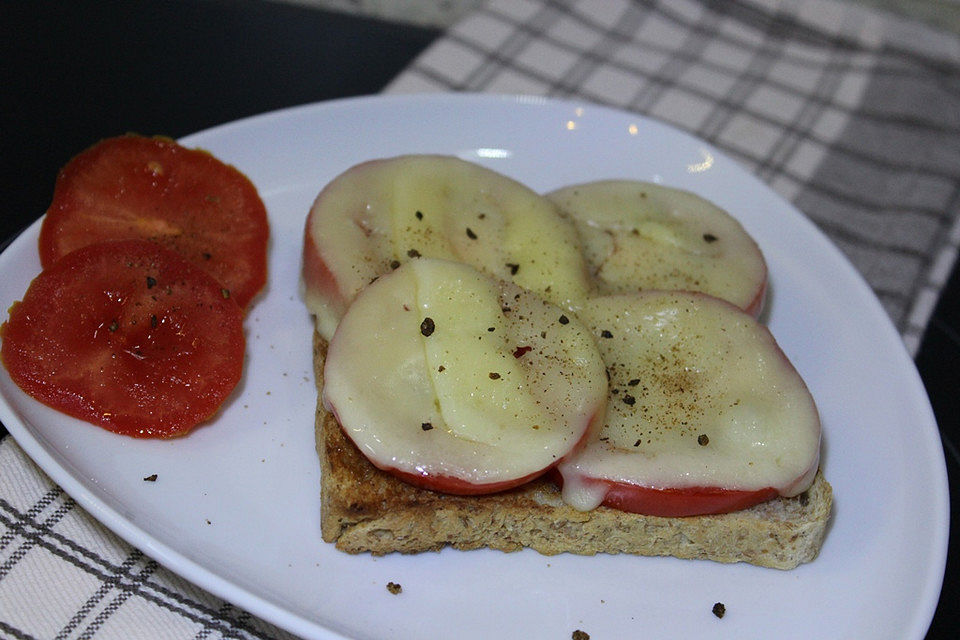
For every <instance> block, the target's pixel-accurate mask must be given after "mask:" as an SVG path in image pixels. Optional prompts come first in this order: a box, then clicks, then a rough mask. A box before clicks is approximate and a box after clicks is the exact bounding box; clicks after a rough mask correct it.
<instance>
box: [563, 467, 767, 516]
mask: <svg viewBox="0 0 960 640" xmlns="http://www.w3.org/2000/svg"><path fill="white" fill-rule="evenodd" d="M552 479H553V480H554V482H556V483H557V484H558V485H560V486H563V477H562V476H561V475H560V473H559V472H555V473H553V474H552ZM582 482H585V483H587V484H588V485H597V484H602V485H605V486H606V491H607V493H606V496H605V497H604V499H603V502H602V503H601V504H603V505H604V506H605V507H611V508H613V509H619V510H620V511H627V512H629V513H640V514H643V515H648V516H661V517H664V518H679V517H684V516H703V515H714V514H719V513H730V512H733V511H740V510H741V509H748V508H750V507H752V506H754V505H758V504H760V503H761V502H766V501H767V500H771V499H773V498H775V497H777V495H778V493H779V492H778V491H777V490H776V489H774V488H772V487H767V488H764V489H758V490H756V491H741V490H737V489H721V488H719V487H685V488H682V489H654V488H651V487H642V486H640V485H635V484H630V483H628V482H616V481H613V480H606V479H602V478H584V479H583V480H582Z"/></svg>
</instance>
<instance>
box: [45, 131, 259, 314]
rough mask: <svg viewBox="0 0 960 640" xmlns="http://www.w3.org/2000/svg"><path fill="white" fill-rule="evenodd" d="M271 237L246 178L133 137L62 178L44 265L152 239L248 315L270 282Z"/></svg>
mask: <svg viewBox="0 0 960 640" xmlns="http://www.w3.org/2000/svg"><path fill="white" fill-rule="evenodd" d="M268 237H269V227H268V223H267V212H266V208H265V207H264V204H263V201H262V200H261V199H260V196H259V195H258V193H257V190H256V188H255V187H254V185H253V183H252V182H250V180H249V179H247V177H246V176H244V175H243V174H242V173H240V172H239V171H238V170H237V169H235V168H234V167H231V166H229V165H227V164H224V163H223V162H221V161H220V160H218V159H217V158H215V157H214V156H212V155H211V154H209V153H207V152H204V151H199V150H194V149H187V148H185V147H182V146H180V145H179V144H177V143H176V142H174V141H173V140H170V139H168V138H160V137H153V138H149V137H143V136H135V135H127V136H120V137H115V138H108V139H106V140H103V141H101V142H99V143H97V144H95V145H93V146H92V147H90V148H89V149H87V150H86V151H83V152H81V153H80V154H79V155H77V156H76V157H74V158H73V159H72V160H70V162H68V163H67V165H66V166H65V167H63V169H61V171H60V173H59V175H58V176H57V182H56V186H55V188H54V194H53V202H52V203H51V205H50V208H49V209H48V210H47V215H46V217H45V218H44V221H43V225H42V226H41V228H40V243H39V248H40V262H41V264H42V265H43V266H44V267H48V266H50V265H51V264H53V263H54V262H55V261H56V260H57V259H58V258H61V257H63V256H65V255H66V254H68V253H70V252H71V251H73V250H75V249H79V248H80V247H83V246H86V245H88V244H92V243H95V242H101V241H104V240H122V239H130V238H140V239H145V240H152V241H154V242H158V243H160V244H162V245H163V246H165V247H166V248H168V249H171V250H173V251H176V252H177V253H179V254H180V255H181V256H183V257H185V258H186V259H188V260H189V261H191V262H193V263H195V264H197V265H199V266H200V267H201V268H203V269H204V270H205V271H206V272H207V273H209V274H210V275H212V276H213V277H214V278H216V279H217V280H218V281H219V282H221V283H223V286H224V287H226V288H227V289H228V290H229V291H230V292H231V295H232V296H233V297H234V298H235V299H236V301H237V304H238V305H240V307H241V308H245V307H246V306H247V305H248V304H249V302H250V300H251V299H252V298H253V297H254V296H255V295H256V294H257V292H258V291H260V289H262V288H263V286H264V284H265V283H266V273H267V239H268Z"/></svg>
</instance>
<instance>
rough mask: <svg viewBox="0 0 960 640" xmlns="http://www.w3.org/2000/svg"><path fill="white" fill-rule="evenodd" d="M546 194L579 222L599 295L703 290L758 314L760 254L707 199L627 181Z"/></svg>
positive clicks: (763, 273)
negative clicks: (649, 291) (645, 291)
mask: <svg viewBox="0 0 960 640" xmlns="http://www.w3.org/2000/svg"><path fill="white" fill-rule="evenodd" d="M547 197H548V198H550V200H552V201H553V202H554V203H555V204H556V205H557V206H558V207H559V208H560V210H561V211H563V212H564V213H565V214H566V215H567V216H569V217H570V219H572V220H573V221H574V222H575V223H576V226H577V230H578V232H579V233H580V236H581V238H582V239H583V245H584V254H585V258H586V260H587V263H588V266H589V268H590V271H591V273H593V274H595V278H594V283H593V284H594V286H595V287H596V291H597V292H598V293H600V294H611V293H633V292H636V291H642V290H649V289H660V290H684V291H699V292H703V293H709V294H710V295H713V296H716V297H719V298H723V299H724V300H728V301H730V302H732V303H733V304H735V305H736V306H738V307H740V308H741V309H746V310H747V311H749V312H750V313H752V314H754V315H757V314H758V313H759V311H760V308H761V306H762V302H763V294H764V291H765V288H766V278H767V268H766V263H765V261H764V259H763V255H762V254H761V252H760V249H759V247H758V246H757V244H756V242H754V240H753V238H751V237H750V235H749V234H748V233H747V232H746V231H745V230H744V228H743V227H742V226H741V225H740V223H739V222H737V221H736V220H735V219H734V218H733V217H731V216H730V215H729V214H728V213H727V212H725V211H724V210H722V209H720V208H719V207H717V206H716V205H714V204H712V203H710V202H709V201H707V200H704V199H703V198H701V197H699V196H697V195H694V194H692V193H688V192H686V191H681V190H679V189H672V188H669V187H664V186H660V185H656V184H651V183H648V182H636V181H629V180H609V181H600V182H592V183H588V184H581V185H576V186H570V187H565V188H563V189H559V190H557V191H554V192H552V193H550V194H548V195H547Z"/></svg>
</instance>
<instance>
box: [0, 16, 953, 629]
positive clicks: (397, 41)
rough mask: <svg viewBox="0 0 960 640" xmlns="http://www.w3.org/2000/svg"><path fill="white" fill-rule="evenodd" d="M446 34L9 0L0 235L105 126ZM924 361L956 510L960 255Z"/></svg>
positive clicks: (949, 616) (245, 96)
mask: <svg viewBox="0 0 960 640" xmlns="http://www.w3.org/2000/svg"><path fill="white" fill-rule="evenodd" d="M437 35H438V33H437V32H436V31H434V30H431V29H424V28H418V27H413V26H406V25H398V24H393V23H386V22H380V21H375V20H369V19H363V18H355V17H351V16H347V15H343V14H337V13H329V12H325V11H320V10H316V9H309V8H304V7H299V6H294V5H287V4H283V3H279V2H266V1H263V0H229V1H228V0H186V1H173V0H168V1H161V0H149V1H145V2H119V1H116V0H112V1H107V2H100V1H88V0H75V1H74V2H69V3H44V2H32V1H30V2H20V1H17V2H4V3H3V10H2V18H0V56H2V57H0V59H2V60H3V62H2V66H0V69H2V72H0V87H2V90H0V104H2V110H0V117H2V126H0V162H2V168H3V170H2V172H0V176H2V177H0V180H2V183H0V186H2V194H3V206H2V209H0V241H4V243H5V242H8V241H9V240H10V239H11V238H12V237H14V236H15V235H16V234H17V233H18V232H19V231H21V230H22V229H23V228H24V227H26V226H27V225H28V224H30V223H31V222H33V221H34V220H35V219H36V218H38V217H39V216H40V215H41V214H42V213H43V211H44V210H45V209H46V207H47V206H48V205H49V201H50V195H51V193H52V188H53V181H54V178H55V176H56V173H57V170H58V169H59V168H60V167H61V166H62V165H63V164H64V163H65V162H66V161H67V160H69V159H70V157H72V156H73V155H74V154H76V153H77V152H78V151H80V150H82V149H83V148H85V147H87V146H89V145H90V144H92V143H93V142H95V141H96V140H98V139H100V138H104V137H108V136H113V135H118V134H122V133H127V132H136V133H142V134H147V135H152V134H163V135H167V136H171V137H175V138H176V137H180V136H183V135H186V134H189V133H192V132H195V131H198V130H201V129H204V128H207V127H209V126H212V125H215V124H220V123H223V122H227V121H230V120H235V119H237V118H241V117H245V116H250V115H254V114H257V113H262V112H265V111H269V110H273V109H278V108H282V107H289V106H293V105H298V104H305V103H310V102H316V101H319V100H326V99H331V98H340V97H346V96H354V95H364V94H371V93H377V92H378V91H380V90H381V89H382V88H383V86H384V85H385V84H386V83H387V82H388V81H389V80H390V79H391V78H393V77H394V76H395V75H396V74H397V73H399V72H400V71H401V70H402V69H403V68H404V67H405V66H406V65H407V64H408V63H409V62H410V61H411V60H412V59H413V58H414V57H415V56H416V55H417V54H418V53H419V52H420V51H422V50H423V49H424V48H425V47H426V46H427V45H428V44H429V43H430V42H431V41H432V40H433V39H434V38H436V37H437ZM916 362H917V366H918V368H919V370H920V374H921V376H922V378H923V380H924V384H925V385H926V387H927V391H928V393H929V394H930V399H931V402H932V404H933V408H934V411H935V413H936V415H937V420H938V423H939V425H940V429H941V433H942V435H943V438H944V449H945V452H946V457H947V467H948V473H949V478H950V490H951V506H952V515H953V517H952V520H953V521H954V522H957V514H958V502H960V500H958V496H960V454H958V446H960V418H958V416H960V384H958V383H960V270H958V269H956V268H955V269H954V273H953V276H952V278H951V280H950V284H949V285H948V287H947V289H946V291H945V293H944V295H943V297H942V299H941V301H940V304H939V306H938V308H937V311H936V312H935V314H934V316H933V318H932V320H931V323H930V327H929V329H928V332H927V335H926V337H925V338H924V341H923V343H922V346H921V349H920V351H919V354H918V356H917V358H916ZM5 433H6V431H5V430H4V429H2V426H0V434H5ZM918 498H922V497H920V496H918ZM950 549H951V553H950V557H949V559H948V562H947V575H946V579H945V582H944V587H943V592H942V595H941V599H940V606H939V608H938V611H937V615H936V617H935V619H934V622H933V625H932V627H931V629H930V632H929V634H928V637H929V638H934V639H939V638H954V637H956V634H957V629H960V614H958V612H957V603H960V575H958V574H960V568H958V566H957V564H958V558H960V544H958V535H957V532H956V530H955V528H953V529H952V530H951V536H950ZM951 602H952V603H953V604H952V605H951V604H949V603H951ZM945 603H947V604H945ZM838 605H839V606H842V603H838Z"/></svg>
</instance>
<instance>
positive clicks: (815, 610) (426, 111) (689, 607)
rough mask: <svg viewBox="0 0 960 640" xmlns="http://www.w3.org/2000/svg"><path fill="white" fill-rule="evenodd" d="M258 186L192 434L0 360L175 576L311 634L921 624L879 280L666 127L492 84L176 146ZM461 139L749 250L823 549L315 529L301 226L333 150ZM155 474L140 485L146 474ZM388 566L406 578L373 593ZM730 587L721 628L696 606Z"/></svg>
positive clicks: (65, 483)
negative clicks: (499, 540)
mask: <svg viewBox="0 0 960 640" xmlns="http://www.w3.org/2000/svg"><path fill="white" fill-rule="evenodd" d="M182 142H183V143H184V144H186V145H188V146H201V147H204V148H206V149H209V150H210V151H212V152H213V153H215V154H216V155H217V156H219V157H220V158H221V159H223V160H224V161H226V162H229V163H232V164H234V165H236V166H237V167H239V168H240V169H241V170H242V171H244V172H245V173H246V174H247V175H249V176H250V178H251V179H252V180H253V181H254V182H255V183H256V185H257V186H258V188H259V189H260V193H261V195H262V197H263V198H264V200H265V202H266V204H267V208H268V209H269V212H270V222H271V225H272V234H273V236H272V243H271V247H270V282H269V286H268V290H267V293H266V295H265V296H263V297H261V298H260V299H259V300H257V302H256V304H255V306H254V307H253V309H252V311H251V313H250V314H249V316H248V318H247V320H246V327H247V332H248V336H249V354H248V363H247V371H246V376H245V378H244V380H243V382H242V384H241V386H240V388H239V390H238V391H237V393H236V394H235V395H234V397H233V398H232V399H231V400H230V401H229V403H228V405H227V407H226V409H225V411H223V413H222V414H221V415H220V416H219V417H218V418H217V419H216V421H215V422H214V423H212V424H210V425H209V426H206V427H203V428H200V429H198V430H196V431H194V432H193V433H192V434H191V435H190V436H189V437H186V438H183V439H179V440H175V441H172V442H151V441H137V440H133V439H129V438H123V437H118V436H115V435H111V434H109V433H107V432H105V431H103V430H101V429H98V428H96V427H92V426H89V425H86V424H83V423H80V422H77V421H74V420H71V419H68V418H65V417H64V416H62V415H60V414H58V413H56V412H54V411H51V410H49V409H47V408H45V407H43V406H40V405H39V404H37V403H36V402H34V401H32V400H31V399H30V398H28V397H26V396H25V395H23V394H22V393H21V392H20V391H19V390H18V389H17V388H16V387H15V386H14V385H13V384H12V383H11V381H10V379H9V377H8V376H7V375H6V372H5V371H3V372H2V374H0V392H2V396H3V402H2V405H0V419H2V420H3V422H4V424H5V425H7V427H8V428H9V430H10V431H11V433H12V434H13V435H14V437H15V438H16V439H17V441H18V442H19V443H20V445H21V446H22V447H23V448H24V449H25V450H26V451H27V453H28V454H29V455H30V456H31V457H32V458H33V459H34V460H36V461H37V462H38V463H39V464H40V466H41V467H43V469H44V470H46V472H47V473H48V474H49V475H50V476H51V477H52V478H53V479H54V480H55V481H56V482H57V483H59V484H60V485H61V486H62V487H63V488H64V489H65V490H66V491H67V492H68V493H69V494H70V495H71V496H73V497H74V498H75V499H76V500H77V501H78V502H79V503H80V504H82V505H83V506H84V507H85V508H86V509H87V510H89V511H90V512H91V513H92V514H93V516H94V517H95V518H97V519H98V520H100V521H101V522H103V523H104V524H106V525H107V526H108V527H110V528H111V529H113V530H114V531H116V532H117V533H118V534H119V535H120V536H122V537H123V538H125V539H126V540H128V541H129V542H130V543H132V544H134V545H136V546H138V547H140V548H141V549H142V550H143V551H144V552H146V553H147V554H149V555H151V556H153V557H154V558H156V559H157V560H159V561H160V562H161V563H162V564H164V565H166V566H167V567H169V568H170V569H172V570H174V571H176V572H177V573H179V574H181V575H182V576H184V577H186V578H187V579H189V580H192V581H193V582H195V583H197V584H199V585H200V586H202V587H204V588H206V589H208V590H209V591H211V592H213V593H215V594H217V595H219V596H221V597H223V598H226V599H227V600H230V601H232V602H234V603H235V604H237V605H239V606H241V607H244V608H246V609H248V610H249V611H251V612H253V613H255V614H257V615H259V616H261V617H263V618H265V619H267V620H270V621H272V622H273V623H275V624H277V625H279V626H281V627H284V628H286V629H288V630H290V631H292V632H294V633H297V634H301V635H304V636H309V637H317V638H334V637H339V636H340V635H342V636H347V637H356V638H395V639H403V638H439V637H457V638H489V637H516V638H534V637H537V638H569V637H570V635H571V633H572V632H573V630H575V629H582V630H584V631H586V632H588V633H589V634H590V635H591V637H594V638H624V637H645V638H660V637H730V638H740V637H777V638H793V637H796V638H853V637H860V638H867V637H869V638H897V639H903V638H921V637H922V636H923V635H924V633H925V630H926V628H927V625H928V624H929V621H930V619H931V617H932V615H933V611H934V607H935V605H936V602H937V597H938V594H939V591H940V585H941V582H942V577H943V570H944V564H945V558H946V546H947V523H948V503H947V481H946V471H945V464H944V459H943V452H942V449H941V446H940V441H939V437H938V434H937V429H936V425H935V422H934V419H933V416H932V413H931V410H930V406H929V403H928V401H927V398H926V395H925V394H924V391H923V388H922V386H921V384H920V382H919V378H918V376H917V373H916V371H915V369H914V366H913V363H912V362H911V360H910V358H909V357H908V355H907V353H906V351H905V350H904V348H903V346H902V344H901V341H900V338H899V336H898V335H897V333H896V331H895V330H894V328H893V327H892V325H891V323H890V322H889V320H888V319H887V316H886V315H885V313H884V312H883V310H882V308H881V307H880V305H879V304H878V302H877V300H876V298H875V297H874V296H873V294H872V293H871V291H870V290H869V289H868V288H867V286H866V285H865V284H864V282H863V281H862V279H861V278H860V277H859V276H858V275H857V273H855V271H854V269H853V268H852V267H851V266H850V265H849V264H848V263H847V262H846V260H845V259H844V258H843V257H841V255H840V253H839V252H838V251H837V250H836V249H835V248H834V247H833V245H832V244H830V242H829V241H828V240H826V239H825V238H824V236H822V235H821V234H820V233H819V232H818V231H817V230H816V229H815V228H814V227H813V225H812V224H811V223H810V222H809V221H808V220H807V219H806V218H805V217H803V216H802V215H801V214H800V213H798V212H797V211H796V210H795V209H793V208H792V207H791V206H790V205H788V204H787V203H785V202H784V201H783V200H781V199H780V198H779V197H778V196H776V195H775V194H774V193H773V192H771V191H770V190H769V189H768V188H766V187H765V186H764V185H763V184H761V183H760V182H759V181H758V180H756V179H755V178H753V177H752V176H751V175H749V174H748V173H746V172H745V171H744V170H743V169H741V168H740V167H739V166H737V165H736V164H734V163H733V162H732V161H730V160H729V159H727V158H725V157H724V156H723V155H721V154H720V153H718V152H717V151H716V150H714V149H712V148H711V147H709V146H708V145H706V144H705V143H702V142H699V141H697V140H695V139H694V138H691V137H689V136H687V135H685V134H682V133H679V132H677V131H676V130H673V129H671V128H669V127H666V126H664V125H661V124H658V123H655V122H651V121H649V120H647V119H644V118H641V117H638V116H636V115H631V114H627V113H623V112H619V111H614V110H610V109H606V108H601V107H598V106H594V105H590V104H585V103H578V102H561V101H554V100H544V99H540V98H526V99H517V98H507V97H495V96H470V95H443V96H407V97H374V98H364V99H353V100H345V101H338V102H331V103H325V104H317V105H310V106H305V107H301V108H295V109H290V110H286V111H281V112H277V113H270V114H267V115H264V116H260V117H255V118H251V119H247V120H243V121H240V122H235V123H232V124H227V125H224V126H221V127H217V128H214V129H211V130H208V131H205V132H202V133H198V134H196V135H192V136H190V137H188V138H186V139H184V140H183V141H182ZM410 152H442V153H450V154H456V155H458V156H460V157H462V158H465V159H468V160H473V161H476V162H479V163H481V164H484V165H487V166H489V167H491V168H493V169H496V170H499V171H501V172H503V173H506V174H508V175H510V176H513V177H515V178H517V179H519V180H521V181H522V182H525V183H526V184H528V185H530V186H531V187H533V188H535V189H537V190H542V191H546V190H550V189H554V188H556V187H560V186H561V185H565V184H569V183H572V182H578V181H586V180H593V179H600V178H613V177H626V178H636V179H644V180H653V181H657V182H663V183H664V184H668V185H673V186H678V187H682V188H686V189H690V190H693V191H695V192H697V193H699V194H701V195H703V196H705V197H707V198H710V199H712V200H714V201H715V202H717V203H718V204H720V205H721V206H723V207H724V208H726V209H727V210H728V211H730V212H731V213H733V215H735V216H736V217H737V218H739V219H740V220H741V221H742V222H743V224H744V225H745V226H746V227H747V229H748V230H749V231H750V232H751V233H752V234H753V235H754V237H755V238H756V239H757V241H758V242H759V244H760V246H761V247H762V248H763V250H764V252H765V254H766V257H767V259H768V261H769V266H770V280H771V295H770V300H769V311H768V312H767V313H766V315H765V320H767V321H768V322H769V324H770V327H771V329H772V331H773V333H774V335H775V336H776V337H777V338H778V340H779V341H780V344H781V345H782V347H783V349H784V350H785V351H786V353H787V354H788V355H789V356H790V357H791V359H792V360H793V362H794V363H795V365H796V366H797V368H798V369H799V371H800V373H801V374H802V375H803V376H804V377H805V379H806V380H807V382H808V384H809V386H810V388H811V390H812V392H813V395H814V397H815V398H816V400H817V402H818V404H819V407H820V410H821V412H822V416H823V426H824V456H823V463H824V469H825V471H826V475H827V478H828V479H829V480H830V482H831V483H832V484H833V488H834V491H835V495H836V506H835V513H834V517H833V523H832V526H831V527H830V530H829V533H828V535H827V538H826V543H825V544H824V547H823V550H822V552H821V554H820V557H819V558H818V559H817V560H816V561H815V562H813V563H811V564H808V565H804V566H801V567H800V568H798V569H796V570H794V571H789V572H783V571H777V570H771V569H761V568H757V567H752V566H748V565H720V564H714V563H710V562H699V561H683V560H676V559H672V558H641V557H632V556H598V557H576V556H568V555H562V556H555V557H552V558H550V557H545V556H541V555H538V554H537V553H534V552H529V551H524V552H520V553H514V554H504V553H500V552H495V551H474V552H457V551H451V550H446V551H444V552H441V553H428V554H424V555H419V556H408V557H403V556H396V557H383V558H372V557H369V556H365V555H364V556H350V555H346V554H343V553H340V552H338V551H336V550H335V549H334V548H333V547H332V546H331V545H328V544H324V543H323V542H321V540H320V522H319V510H318V486H319V477H318V476H319V472H318V463H317V460H316V457H315V455H314V444H313V411H314V403H315V400H316V394H315V390H314V384H313V376H312V373H311V350H310V339H311V323H310V318H309V317H308V315H307V312H306V311H305V310H304V307H303V305H302V304H301V301H300V298H299V294H298V273H299V268H300V247H301V234H302V229H303V224H304V220H305V216H306V213H307V210H308V208H309V206H310V204H311V202H312V200H313V198H314V197H315V196H316V194H317V192H318V191H319V190H320V188H321V187H322V186H323V185H324V184H325V183H326V182H328V181H329V180H330V179H332V178H333V177H334V176H336V175H337V174H338V173H340V172H341V171H343V170H344V169H346V168H348V167H349V166H351V165H353V164H356V163H358V162H361V161H363V160H368V159H371V158H375V157H384V156H391V155H395V154H400V153H410ZM38 229H39V227H38V225H37V224H34V225H33V226H32V227H30V229H29V230H28V231H27V232H26V233H24V234H23V235H22V236H21V237H20V238H18V239H17V240H16V241H15V242H14V243H13V244H12V245H11V246H10V247H9V248H8V249H7V250H6V251H5V252H4V253H3V255H2V257H0V273H3V274H4V275H3V278H2V282H0V308H2V309H6V308H8V307H9V305H10V304H11V303H12V302H13V301H14V300H16V299H19V298H20V297H21V296H22V295H23V292H24V291H25V290H26V287H27V285H28V283H29V281H30V279H31V278H32V277H34V276H35V275H36V274H37V273H38V272H39V270H40V266H39V262H38V259H37V251H36V239H37V233H38ZM152 473H156V474H157V476H158V478H157V481H156V482H153V483H147V482H143V481H142V478H143V477H144V476H147V475H149V474H152ZM390 581H394V582H399V583H400V584H402V586H403V593H402V594H401V595H391V594H390V593H389V592H388V591H387V589H386V587H385V585H386V583H387V582H390ZM717 601H720V602H723V603H725V605H726V610H727V615H726V616H725V617H724V618H723V619H722V620H721V619H718V618H716V617H715V616H714V615H713V614H712V613H711V607H712V606H713V603H714V602H717Z"/></svg>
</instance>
